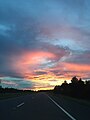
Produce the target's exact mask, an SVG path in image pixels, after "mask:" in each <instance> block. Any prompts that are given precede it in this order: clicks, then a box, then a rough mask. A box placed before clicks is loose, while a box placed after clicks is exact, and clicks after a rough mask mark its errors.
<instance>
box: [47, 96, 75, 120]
mask: <svg viewBox="0 0 90 120" xmlns="http://www.w3.org/2000/svg"><path fill="white" fill-rule="evenodd" d="M46 96H47V97H48V98H49V99H50V100H51V101H52V102H53V103H54V104H55V105H56V106H57V107H58V108H59V109H61V110H62V111H63V112H64V113H65V114H66V115H67V116H68V117H69V118H71V120H76V119H75V118H74V117H73V116H72V115H70V114H69V113H68V112H67V111H66V110H65V109H64V108H62V107H61V106H60V105H59V104H58V103H56V102H55V101H54V100H53V99H52V98H51V97H50V96H48V95H46Z"/></svg>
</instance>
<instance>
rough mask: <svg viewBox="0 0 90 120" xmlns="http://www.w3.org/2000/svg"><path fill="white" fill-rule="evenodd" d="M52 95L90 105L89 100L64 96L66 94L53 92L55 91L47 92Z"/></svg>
mask: <svg viewBox="0 0 90 120" xmlns="http://www.w3.org/2000/svg"><path fill="white" fill-rule="evenodd" d="M49 94H51V95H52V96H55V97H58V98H61V97H62V98H63V99H65V100H67V101H68V100H69V101H75V102H78V103H79V104H85V105H89V106H90V101H89V100H86V99H79V98H74V97H70V96H66V95H62V94H55V93H49Z"/></svg>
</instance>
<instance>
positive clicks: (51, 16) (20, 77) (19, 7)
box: [0, 0, 90, 90]
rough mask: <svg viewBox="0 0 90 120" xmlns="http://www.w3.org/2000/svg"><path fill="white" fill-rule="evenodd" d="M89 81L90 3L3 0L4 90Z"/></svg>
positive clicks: (0, 69)
mask: <svg viewBox="0 0 90 120" xmlns="http://www.w3.org/2000/svg"><path fill="white" fill-rule="evenodd" d="M73 76H77V77H78V78H80V77H82V78H83V80H90V0H0V79H1V80H2V83H1V84H2V86H3V87H13V88H18V89H33V90H40V89H52V88H54V86H55V85H60V84H62V82H63V81H64V80H67V82H70V80H71V78H72V77H73Z"/></svg>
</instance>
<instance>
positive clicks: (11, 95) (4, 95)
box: [0, 92, 31, 100]
mask: <svg viewBox="0 0 90 120" xmlns="http://www.w3.org/2000/svg"><path fill="white" fill-rule="evenodd" d="M27 94H31V93H28V92H25V93H23V92H19V93H0V100H4V99H9V98H15V97H19V96H24V95H27Z"/></svg>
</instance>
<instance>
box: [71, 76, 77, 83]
mask: <svg viewBox="0 0 90 120" xmlns="http://www.w3.org/2000/svg"><path fill="white" fill-rule="evenodd" d="M71 83H73V84H76V83H78V79H77V77H76V76H74V77H73V78H72V80H71Z"/></svg>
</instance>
